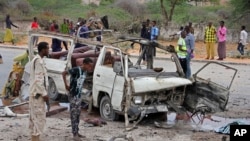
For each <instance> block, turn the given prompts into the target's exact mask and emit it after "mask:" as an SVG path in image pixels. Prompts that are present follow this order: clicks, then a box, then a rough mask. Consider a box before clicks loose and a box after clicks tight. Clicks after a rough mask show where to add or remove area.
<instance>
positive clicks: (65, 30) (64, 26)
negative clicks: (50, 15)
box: [60, 19, 69, 50]
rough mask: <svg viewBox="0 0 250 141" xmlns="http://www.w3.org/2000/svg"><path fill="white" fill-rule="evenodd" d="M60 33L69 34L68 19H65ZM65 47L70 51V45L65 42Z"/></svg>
mask: <svg viewBox="0 0 250 141" xmlns="http://www.w3.org/2000/svg"><path fill="white" fill-rule="evenodd" d="M60 32H61V33H63V34H69V25H68V23H67V20H66V19H63V23H62V24H61V28H60ZM63 45H64V47H65V49H66V50H68V44H67V42H66V41H63Z"/></svg>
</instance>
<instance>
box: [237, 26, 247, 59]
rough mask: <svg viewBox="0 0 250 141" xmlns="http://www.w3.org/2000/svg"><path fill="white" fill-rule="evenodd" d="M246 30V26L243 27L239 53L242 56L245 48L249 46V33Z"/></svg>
mask: <svg viewBox="0 0 250 141" xmlns="http://www.w3.org/2000/svg"><path fill="white" fill-rule="evenodd" d="M245 29H246V27H245V26H241V32H240V41H239V44H238V51H239V52H240V54H241V55H244V47H245V46H246V45H247V32H246V30H245Z"/></svg>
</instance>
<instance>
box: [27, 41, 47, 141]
mask: <svg viewBox="0 0 250 141" xmlns="http://www.w3.org/2000/svg"><path fill="white" fill-rule="evenodd" d="M48 54H49V44H48V43H47V42H40V43H39V44H38V54H37V55H36V56H35V57H34V58H33V60H32V61H31V70H30V87H29V92H30V95H29V113H30V117H29V128H30V130H31V137H32V138H31V140H32V141H39V137H40V135H41V134H42V132H43V129H44V126H45V123H46V111H45V102H47V101H48V100H49V98H48V96H47V88H48V75H47V70H46V68H45V64H44V61H43V57H45V56H48Z"/></svg>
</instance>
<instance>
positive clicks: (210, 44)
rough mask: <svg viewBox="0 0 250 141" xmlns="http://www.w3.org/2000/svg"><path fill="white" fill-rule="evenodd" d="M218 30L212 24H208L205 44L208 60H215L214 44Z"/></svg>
mask: <svg viewBox="0 0 250 141" xmlns="http://www.w3.org/2000/svg"><path fill="white" fill-rule="evenodd" d="M215 35H216V29H215V27H214V26H213V25H212V22H209V23H208V26H207V27H206V29H205V36H204V43H206V51H207V57H206V59H209V58H210V59H211V60H213V59H214V44H215V41H216V37H215Z"/></svg>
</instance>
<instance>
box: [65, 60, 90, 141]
mask: <svg viewBox="0 0 250 141" xmlns="http://www.w3.org/2000/svg"><path fill="white" fill-rule="evenodd" d="M92 63H93V61H92V60H91V59H90V58H85V59H84V60H83V64H82V66H81V67H75V68H72V69H70V70H68V71H64V72H63V73H62V76H63V80H64V84H65V88H66V89H67V90H68V91H69V102H70V119H71V127H72V133H73V136H74V140H76V141H78V140H79V138H81V137H84V136H82V135H81V134H79V127H78V126H79V122H80V114H81V103H82V94H81V91H82V86H83V82H84V80H85V78H86V75H87V72H88V71H91V70H92V67H93V65H92ZM68 74H70V75H71V77H70V85H68V83H67V81H66V76H67V75H68Z"/></svg>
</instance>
